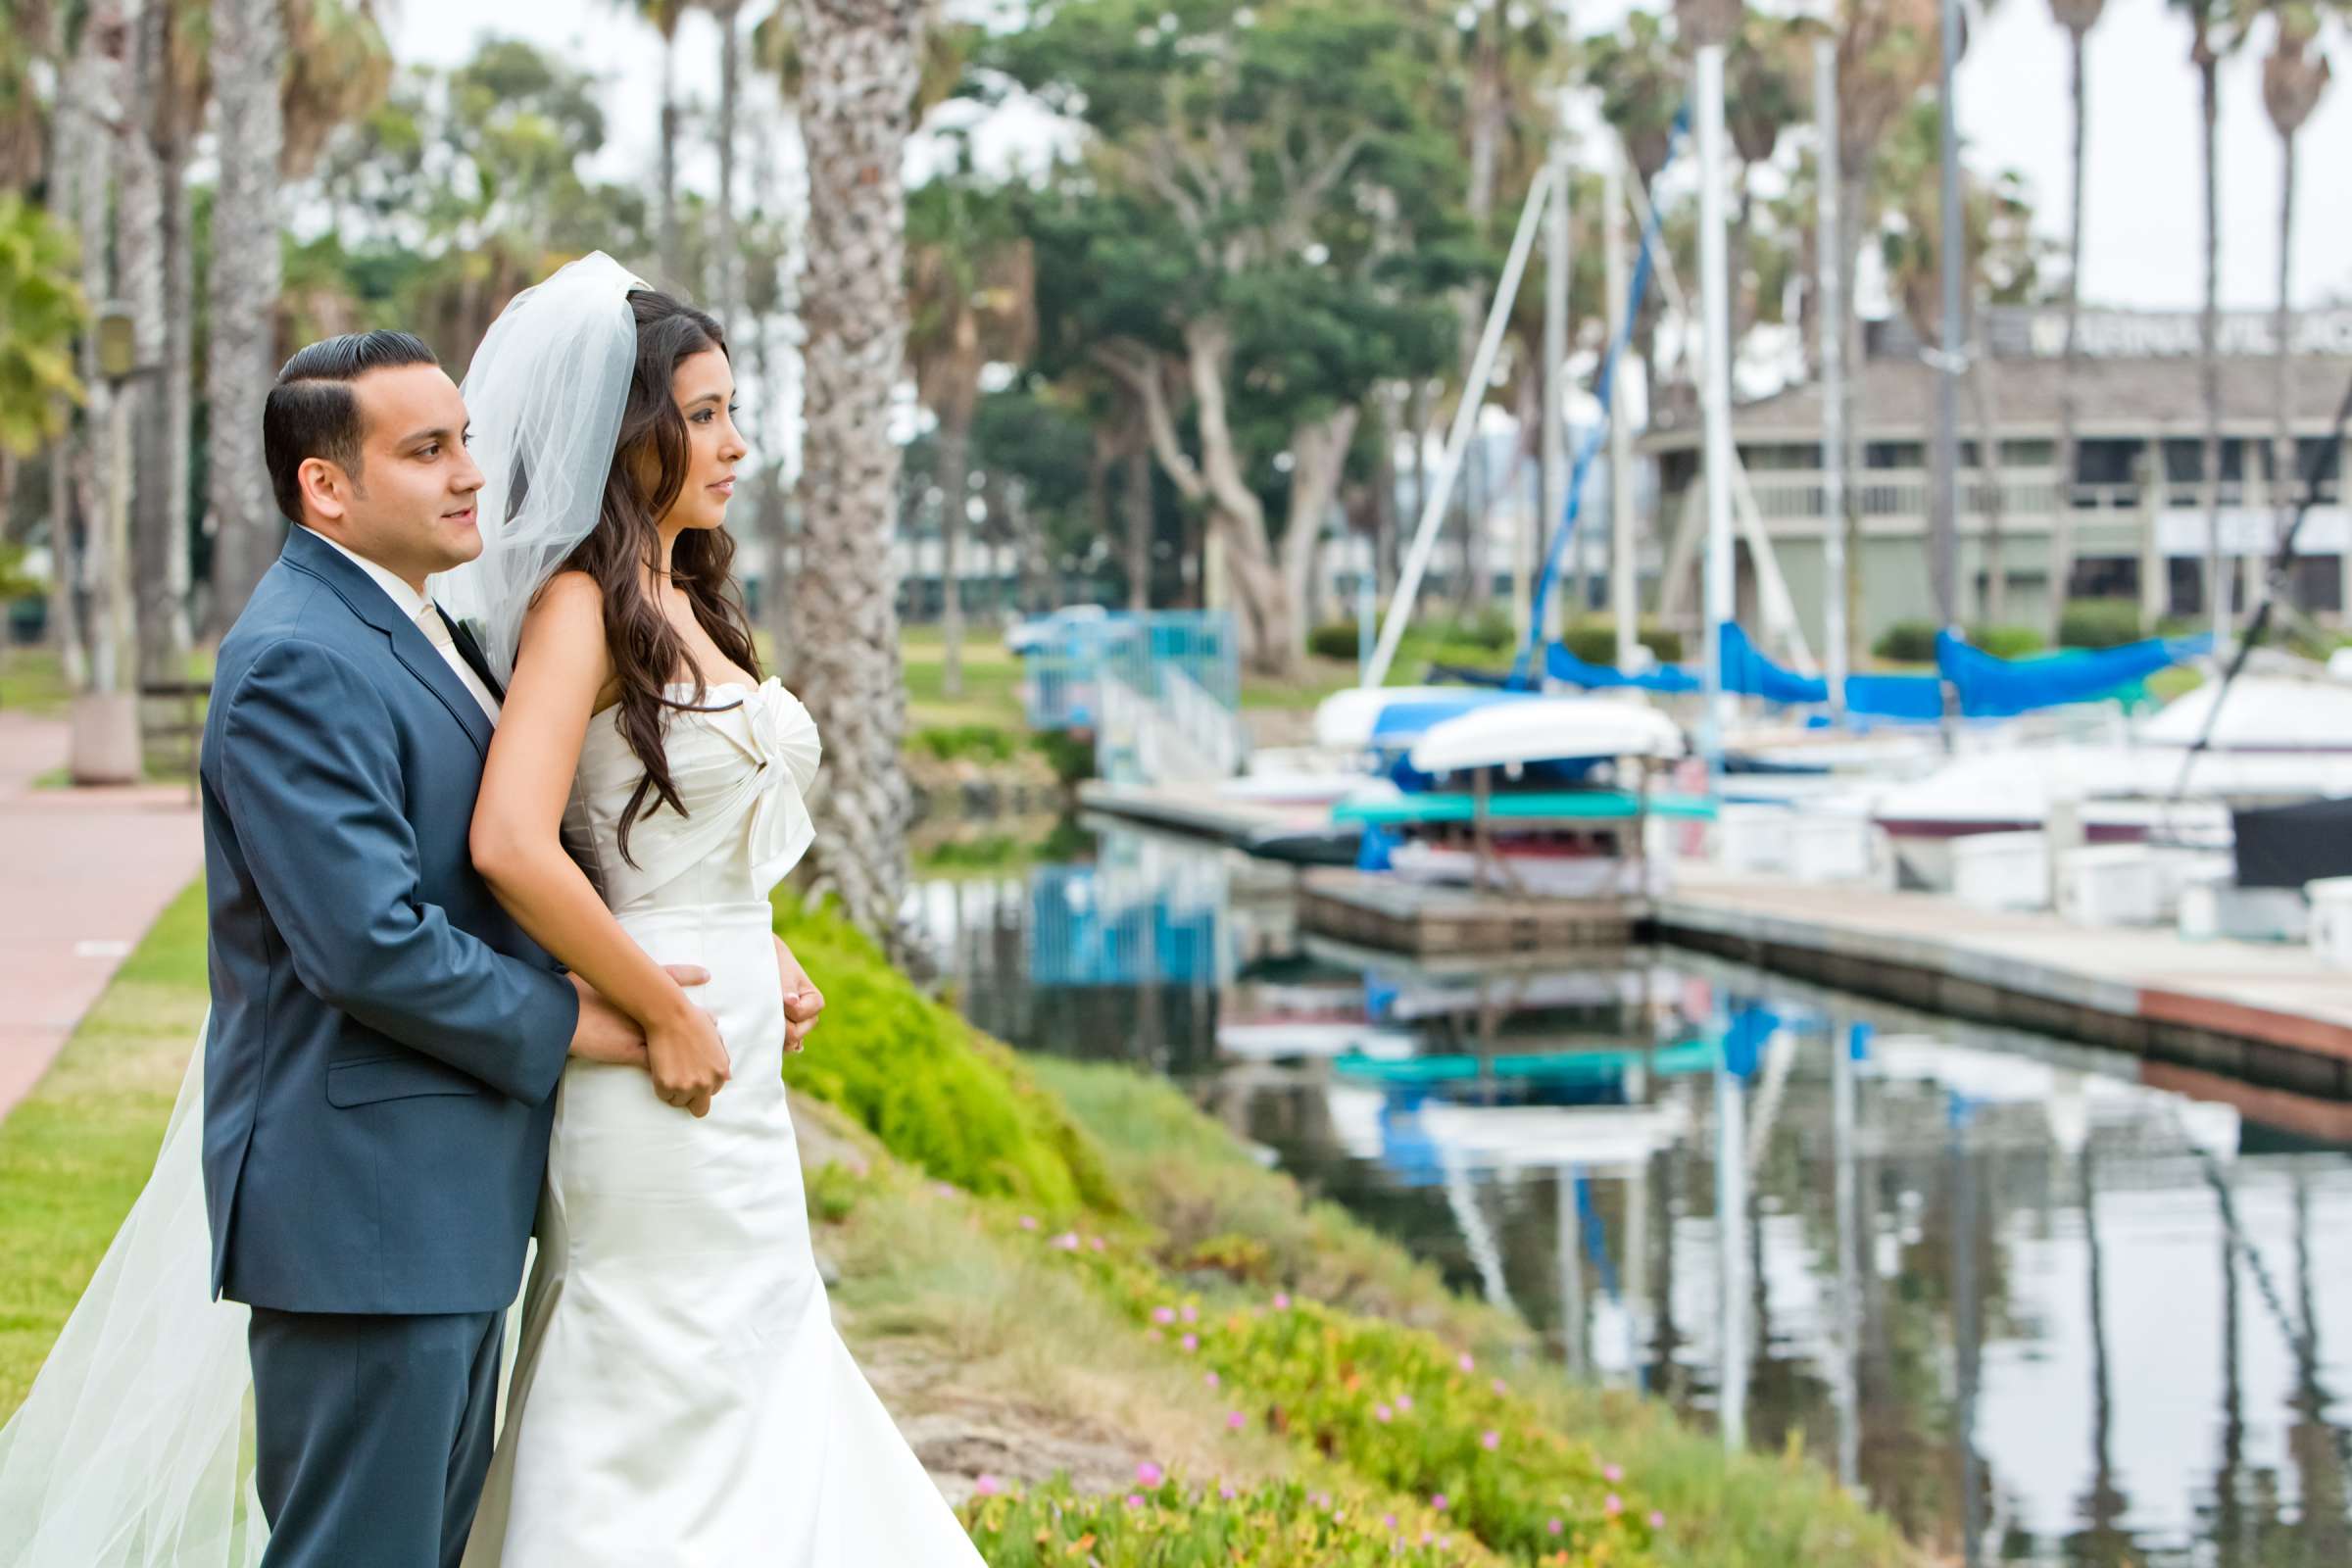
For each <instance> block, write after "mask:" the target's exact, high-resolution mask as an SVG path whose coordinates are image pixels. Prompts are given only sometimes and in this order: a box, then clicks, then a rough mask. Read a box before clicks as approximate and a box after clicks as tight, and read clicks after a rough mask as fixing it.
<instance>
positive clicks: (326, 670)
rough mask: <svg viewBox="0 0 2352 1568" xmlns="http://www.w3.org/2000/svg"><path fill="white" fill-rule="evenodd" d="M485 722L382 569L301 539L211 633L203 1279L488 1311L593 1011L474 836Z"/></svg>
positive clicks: (338, 1300)
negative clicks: (507, 897)
mask: <svg viewBox="0 0 2352 1568" xmlns="http://www.w3.org/2000/svg"><path fill="white" fill-rule="evenodd" d="M490 735H491V726H490V723H489V721H488V720H487V719H486V718H485V717H484V716H483V714H482V711H481V709H480V708H479V707H478V706H477V705H476V704H475V702H474V700H473V698H472V696H471V695H470V694H469V693H468V692H467V691H466V686H465V683H464V682H462V681H461V680H459V678H458V676H457V673H456V672H455V671H454V670H452V669H451V668H450V667H449V665H448V664H447V663H445V662H443V660H442V658H441V656H440V654H439V653H437V652H436V651H435V650H434V648H433V646H432V644H431V643H430V642H429V641H427V640H426V638H425V635H424V633H423V631H422V630H420V629H419V628H418V627H417V625H416V624H415V623H414V622H412V621H410V620H409V619H408V618H407V617H406V616H405V615H403V614H402V613H401V612H400V610H399V608H398V607H397V606H395V605H394V604H393V603H392V601H391V599H390V598H389V597H388V596H387V595H386V594H385V593H384V591H383V590H382V589H381V588H379V587H378V586H377V585H376V584H375V583H374V582H372V581H370V580H369V579H368V575H367V573H365V572H363V571H362V570H361V569H360V568H359V567H358V566H357V565H355V564H353V563H352V562H351V561H349V560H348V559H346V558H345V557H344V556H342V555H341V554H339V553H338V552H337V551H335V550H334V549H333V548H332V547H331V546H329V545H327V544H325V543H324V542H323V541H321V540H319V539H316V538H314V537H312V536H311V535H310V534H308V533H306V532H304V531H303V530H301V529H295V530H292V531H291V533H290V535H289V537H288V539H287V543H286V547H285V552H284V554H283V555H281V556H280V557H279V558H278V561H277V563H276V564H275V565H273V566H271V567H270V571H269V572H268V574H267V575H265V576H264V577H263V579H262V582H261V586H260V587H259V588H258V589H256V590H255V592H254V596H253V599H252V601H251V603H249V604H248V605H247V606H246V609H245V613H243V614H242V615H240V616H238V618H237V623H236V625H235V626H234V627H233V628H231V629H230V631H229V633H228V636H227V638H226V639H225V640H224V641H223V642H222V643H221V658H220V662H219V664H218V666H217V668H216V670H215V674H214V679H213V703H212V709H211V711H210V712H209V713H208V714H207V716H206V721H205V733H204V751H203V762H202V767H201V772H202V775H203V794H204V840H205V874H206V878H207V884H206V893H207V900H208V903H209V906H210V912H211V917H212V918H211V929H210V937H209V953H208V957H209V960H210V967H211V977H212V991H213V1020H212V1035H211V1039H210V1041H209V1043H208V1045H207V1047H206V1058H205V1080H204V1185H205V1201H206V1206H207V1209H208V1211H209V1213H210V1216H211V1220H212V1235H213V1289H214V1291H215V1292H216V1293H217V1294H221V1295H225V1296H227V1297H228V1298H229V1299H232V1300H239V1301H244V1302H247V1303H249V1304H251V1305H255V1306H264V1307H271V1308H275V1309H277V1310H279V1311H288V1312H376V1313H439V1312H482V1311H494V1310H496V1309H498V1308H500V1307H504V1306H506V1305H507V1304H508V1303H509V1302H511V1301H512V1300H513V1299H514V1298H515V1287H516V1285H517V1284H518V1282H519V1281H520V1279H521V1276H522V1262H523V1248H524V1245H525V1242H526V1241H527V1239H528V1237H529V1235H530V1229H531V1220H532V1216H533V1213H534V1211H535V1209H536V1206H537V1202H538V1194H539V1186H540V1183H541V1180H542V1179H543V1177H544V1175H545V1172H546V1167H547V1140H548V1130H549V1127H550V1125H551V1123H552V1121H553V1119H554V1114H555V1090H556V1083H557V1080H558V1078H559V1077H560V1076H561V1074H562V1072H563V1069H564V1057H565V1054H567V1052H568V1051H569V1048H570V1043H571V1036H572V1030H573V1027H574V1025H575V1023H576V1022H577V1019H578V1014H579V1002H578V997H577V994H576V993H575V992H574V991H573V990H572V987H571V982H570V981H569V980H567V979H565V978H564V976H563V974H562V973H561V972H560V970H559V968H558V966H557V965H556V964H555V962H554V960H552V959H551V958H549V956H547V955H546V954H545V953H544V952H542V951H541V950H540V949H539V948H538V947H537V946H535V945H534V944H533V943H532V942H531V940H530V939H529V938H528V937H526V936H525V935H524V934H523V933H522V931H521V930H520V928H518V927H517V926H516V925H515V922H514V921H513V920H512V919H511V918H510V917H509V916H508V915H507V913H506V911H505V910H504V909H503V908H501V907H499V905H498V903H497V902H496V900H494V899H493V898H492V897H491V894H490V890H489V888H488V887H487V886H486V885H485V884H484V883H483V881H482V879H481V878H480V877H479V876H478V875H477V874H475V872H474V869H473V863H472V859H471V857H470V855H469V853H468V850H467V844H466V840H467V834H468V831H469V829H470V826H471V823H472V819H473V801H474V795H475V792H476V791H477V790H478V789H479V788H480V785H481V778H482V760H483V757H484V754H485V753H486V751H487V749H488V747H489V744H490Z"/></svg>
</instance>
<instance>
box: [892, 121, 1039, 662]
mask: <svg viewBox="0 0 2352 1568" xmlns="http://www.w3.org/2000/svg"><path fill="white" fill-rule="evenodd" d="M907 314H908V317H909V321H908V332H907V356H908V359H909V361H910V362H911V367H912V368H913V371H914V390H915V396H916V398H917V399H918V400H920V402H921V403H922V405H923V407H924V408H926V409H928V410H930V411H931V415H932V417H934V418H936V419H937V420H938V421H939V466H938V480H939V497H940V501H939V540H940V573H941V581H942V587H943V593H944V595H945V601H944V607H943V610H942V614H941V630H942V635H943V637H944V639H945V652H944V664H943V668H942V677H943V681H944V685H945V688H946V691H947V694H948V695H949V696H951V697H954V696H957V695H959V694H960V693H961V692H962V690H963V583H962V577H961V574H960V573H961V562H960V559H959V557H960V554H961V548H962V541H963V532H964V523H965V520H966V518H965V508H966V506H967V505H968V503H969V501H970V490H971V434H972V413H973V410H974V409H975V408H976V407H977V406H978V404H979V400H980V381H981V376H982V375H983V373H984V372H986V370H987V369H988V368H989V367H990V366H992V365H1005V364H1017V363H1018V362H1020V361H1022V360H1025V359H1027V358H1028V357H1029V353H1030V350H1031V349H1032V348H1033V347H1034V346H1035V344H1036V341H1037V262H1036V257H1035V255H1034V253H1033V252H1032V250H1031V247H1030V242H1029V239H1028V237H1027V236H1026V235H1024V234H1023V233H1022V232H1021V231H1020V221H1019V218H1018V216H1017V214H1016V213H1015V212H1014V210H1013V208H1012V206H1011V204H1010V203H1009V202H1008V201H1006V200H1005V193H1004V192H1002V191H994V190H990V189H989V188H987V187H985V186H983V185H980V184H979V183H977V182H976V181H975V180H974V179H973V178H972V177H971V175H970V174H969V173H968V172H965V171H964V170H963V169H962V168H961V166H960V165H958V167H957V168H956V169H954V170H951V171H950V172H945V173H943V174H941V175H940V176H939V177H937V178H935V179H933V180H931V181H930V182H929V183H928V184H925V185H923V186H922V187H920V188H919V189H917V190H915V191H914V192H913V193H912V194H910V195H909V196H908V197H907Z"/></svg>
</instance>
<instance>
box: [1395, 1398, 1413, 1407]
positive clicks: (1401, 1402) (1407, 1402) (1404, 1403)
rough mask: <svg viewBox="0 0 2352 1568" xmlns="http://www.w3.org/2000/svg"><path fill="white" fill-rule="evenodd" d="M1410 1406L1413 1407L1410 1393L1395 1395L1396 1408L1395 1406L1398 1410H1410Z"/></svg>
mask: <svg viewBox="0 0 2352 1568" xmlns="http://www.w3.org/2000/svg"><path fill="white" fill-rule="evenodd" d="M1412 1407H1413V1397H1412V1396H1411V1395H1409V1394H1399V1395H1398V1396H1397V1409H1399V1410H1410V1409H1411V1408H1412Z"/></svg>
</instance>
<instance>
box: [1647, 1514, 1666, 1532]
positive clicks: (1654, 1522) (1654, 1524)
mask: <svg viewBox="0 0 2352 1568" xmlns="http://www.w3.org/2000/svg"><path fill="white" fill-rule="evenodd" d="M1649 1528H1650V1529H1652V1530H1663V1529H1665V1528H1666V1516H1665V1515H1664V1514H1662V1513H1657V1512H1654V1511H1653V1512H1652V1513H1651V1514H1650V1516H1649Z"/></svg>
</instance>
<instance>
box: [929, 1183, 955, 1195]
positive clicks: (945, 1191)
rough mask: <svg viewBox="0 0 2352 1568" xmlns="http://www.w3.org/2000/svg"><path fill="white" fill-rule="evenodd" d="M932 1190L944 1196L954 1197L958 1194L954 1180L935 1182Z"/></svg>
mask: <svg viewBox="0 0 2352 1568" xmlns="http://www.w3.org/2000/svg"><path fill="white" fill-rule="evenodd" d="M932 1191H933V1192H936V1193H937V1194H939V1196H940V1197H942V1198H954V1197H955V1196H956V1184H955V1183H954V1182H939V1183H936V1184H934V1186H933V1187H932Z"/></svg>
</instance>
